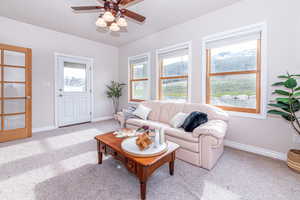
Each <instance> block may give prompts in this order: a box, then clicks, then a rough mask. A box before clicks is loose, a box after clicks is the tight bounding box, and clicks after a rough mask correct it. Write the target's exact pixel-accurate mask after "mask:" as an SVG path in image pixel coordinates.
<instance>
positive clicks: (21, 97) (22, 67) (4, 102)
mask: <svg viewBox="0 0 300 200" xmlns="http://www.w3.org/2000/svg"><path fill="white" fill-rule="evenodd" d="M0 49H1V60H0V61H1V67H0V69H1V71H0V82H1V87H0V89H1V90H0V91H1V92H0V97H1V98H0V105H1V106H0V115H1V124H0V129H1V132H0V142H5V141H9V140H14V139H20V138H25V137H29V136H31V50H30V49H27V48H22V47H14V46H9V45H4V44H0Z"/></svg>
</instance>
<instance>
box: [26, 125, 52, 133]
mask: <svg viewBox="0 0 300 200" xmlns="http://www.w3.org/2000/svg"><path fill="white" fill-rule="evenodd" d="M56 128H57V127H56V126H46V127H41V128H33V129H32V132H33V133H37V132H42V131H50V130H54V129H56Z"/></svg>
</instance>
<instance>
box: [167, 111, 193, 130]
mask: <svg viewBox="0 0 300 200" xmlns="http://www.w3.org/2000/svg"><path fill="white" fill-rule="evenodd" d="M187 116H189V115H188V114H186V113H182V112H179V113H177V114H176V115H175V116H174V117H173V118H172V119H171V121H170V125H171V126H172V127H174V128H180V127H181V126H182V124H183V123H184V120H185V119H186V118H187Z"/></svg>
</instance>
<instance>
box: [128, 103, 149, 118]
mask: <svg viewBox="0 0 300 200" xmlns="http://www.w3.org/2000/svg"><path fill="white" fill-rule="evenodd" d="M151 110H152V109H151V108H148V107H146V106H144V105H142V104H140V105H139V106H138V107H137V108H136V110H135V111H133V112H132V114H133V115H135V116H138V117H139V118H141V119H144V120H147V119H148V115H149V113H150V112H151Z"/></svg>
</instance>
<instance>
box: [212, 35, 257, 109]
mask: <svg viewBox="0 0 300 200" xmlns="http://www.w3.org/2000/svg"><path fill="white" fill-rule="evenodd" d="M206 72H207V74H206V103H208V104H212V105H216V106H218V107H221V108H222V109H224V110H228V111H236V112H246V113H256V114H258V113H260V112H261V32H255V33H251V34H246V35H239V36H235V37H230V38H227V39H224V38H223V39H221V40H216V41H213V42H208V43H207V44H206Z"/></svg>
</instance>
